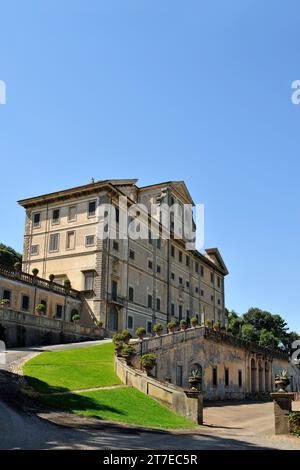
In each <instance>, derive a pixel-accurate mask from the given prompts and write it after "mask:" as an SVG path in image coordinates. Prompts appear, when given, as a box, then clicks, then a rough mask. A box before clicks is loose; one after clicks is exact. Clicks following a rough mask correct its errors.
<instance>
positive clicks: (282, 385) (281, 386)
mask: <svg viewBox="0 0 300 470" xmlns="http://www.w3.org/2000/svg"><path fill="white" fill-rule="evenodd" d="M290 383H291V382H290V379H289V378H288V377H278V378H275V385H277V387H278V390H277V391H278V392H286V391H287V390H286V387H287V386H288V385H289V384H290Z"/></svg>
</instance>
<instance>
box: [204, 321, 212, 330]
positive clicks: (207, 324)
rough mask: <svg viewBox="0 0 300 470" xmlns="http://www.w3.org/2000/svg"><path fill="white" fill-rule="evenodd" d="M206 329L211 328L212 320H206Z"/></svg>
mask: <svg viewBox="0 0 300 470" xmlns="http://www.w3.org/2000/svg"><path fill="white" fill-rule="evenodd" d="M205 326H206V328H211V320H205Z"/></svg>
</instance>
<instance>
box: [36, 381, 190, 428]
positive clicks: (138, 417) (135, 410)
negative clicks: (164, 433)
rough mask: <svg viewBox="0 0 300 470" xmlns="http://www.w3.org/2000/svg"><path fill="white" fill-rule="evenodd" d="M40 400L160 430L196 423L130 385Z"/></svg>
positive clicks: (68, 409)
mask: <svg viewBox="0 0 300 470" xmlns="http://www.w3.org/2000/svg"><path fill="white" fill-rule="evenodd" d="M42 401H43V403H45V404H46V405H48V406H50V407H53V408H57V409H63V410H65V411H69V412H72V413H78V414H81V415H85V416H91V417H96V418H100V419H105V420H109V421H118V422H122V423H130V424H137V425H141V426H149V427H153V428H164V429H172V428H173V429H174V428H192V427H194V426H196V425H195V424H194V423H192V422H191V421H189V420H188V419H186V418H184V417H182V416H178V415H176V414H175V413H173V412H172V411H170V410H169V409H168V408H166V407H165V406H163V405H160V404H159V403H158V402H156V401H155V400H153V399H152V398H150V397H148V396H147V395H144V394H143V393H142V392H139V391H138V390H136V389H134V388H131V387H124V388H118V389H117V388H115V389H112V390H101V391H95V392H82V393H70V394H68V395H60V396H58V395H48V396H43V397H42Z"/></svg>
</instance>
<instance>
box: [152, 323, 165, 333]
mask: <svg viewBox="0 0 300 470" xmlns="http://www.w3.org/2000/svg"><path fill="white" fill-rule="evenodd" d="M163 329H164V327H163V326H162V324H161V323H155V324H154V325H153V331H155V332H156V331H163Z"/></svg>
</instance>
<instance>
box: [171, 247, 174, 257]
mask: <svg viewBox="0 0 300 470" xmlns="http://www.w3.org/2000/svg"><path fill="white" fill-rule="evenodd" d="M171 256H172V257H173V258H174V256H175V247H174V246H173V245H171Z"/></svg>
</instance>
